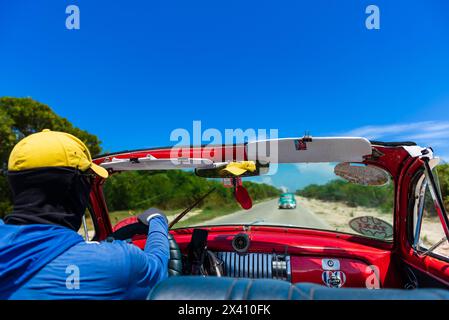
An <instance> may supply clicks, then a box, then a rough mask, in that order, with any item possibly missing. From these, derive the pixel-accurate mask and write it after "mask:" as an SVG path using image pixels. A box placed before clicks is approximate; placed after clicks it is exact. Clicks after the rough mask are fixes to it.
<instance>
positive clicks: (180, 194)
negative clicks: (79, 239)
mask: <svg viewBox="0 0 449 320" xmlns="http://www.w3.org/2000/svg"><path fill="white" fill-rule="evenodd" d="M336 165H338V164H337V163H318V164H317V163H315V164H312V163H311V164H280V165H278V167H277V169H276V170H275V171H276V172H275V174H273V175H264V176H259V177H250V178H244V179H243V180H244V182H243V186H244V187H245V188H246V189H247V190H248V193H249V195H250V196H251V198H252V201H253V206H252V208H251V209H249V210H243V209H242V208H241V207H240V206H239V204H238V202H237V201H235V199H234V195H233V189H232V188H229V187H226V186H225V185H223V183H222V181H221V179H210V178H209V179H206V178H202V177H198V176H195V175H194V173H193V172H189V171H178V170H171V171H165V172H126V173H122V174H120V175H114V176H113V177H112V178H111V179H108V180H109V181H108V182H107V183H106V185H105V195H106V199H107V202H108V207H109V210H110V212H111V211H112V212H111V217H112V222H113V223H115V222H117V221H118V220H120V219H121V218H123V217H126V216H129V215H133V214H137V213H139V210H144V209H146V208H148V207H158V208H160V209H162V210H165V212H166V213H167V215H168V217H169V220H173V219H174V218H175V217H176V216H177V214H179V213H180V212H182V211H183V210H184V209H185V208H187V207H189V206H190V205H191V204H192V203H194V202H195V200H196V199H199V198H200V197H202V196H203V195H204V194H206V193H207V192H208V191H209V190H211V189H212V188H215V190H214V191H213V192H212V193H211V194H210V195H209V196H207V197H206V198H205V199H203V200H201V201H200V202H199V203H198V205H197V206H196V207H195V208H193V209H192V210H191V211H190V212H189V213H188V214H187V215H186V216H185V217H184V218H183V219H182V220H181V221H180V222H178V223H177V224H176V225H175V226H174V228H182V227H197V226H216V225H258V226H262V225H265V226H288V227H297V228H311V229H320V230H330V231H338V232H345V233H352V234H357V235H361V236H366V237H371V238H377V239H380V240H386V241H389V240H392V230H393V229H392V226H391V225H392V223H393V186H392V183H391V182H390V180H388V182H387V183H386V184H384V185H381V186H366V185H359V184H356V183H353V182H349V181H348V180H345V179H343V178H341V177H339V176H338V175H337V174H336V173H335V172H334V169H335V167H336ZM126 189H132V192H129V191H125V190H126Z"/></svg>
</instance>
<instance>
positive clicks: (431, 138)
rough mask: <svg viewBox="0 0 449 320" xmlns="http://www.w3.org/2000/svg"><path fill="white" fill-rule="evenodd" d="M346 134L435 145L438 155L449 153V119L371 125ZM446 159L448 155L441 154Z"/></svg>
mask: <svg viewBox="0 0 449 320" xmlns="http://www.w3.org/2000/svg"><path fill="white" fill-rule="evenodd" d="M344 135H347V136H360V137H365V138H368V139H370V140H383V141H413V142H416V143H417V144H418V145H421V146H423V147H427V146H429V147H434V148H435V153H436V155H438V154H441V153H444V154H446V155H447V154H449V121H419V122H413V123H396V124H388V125H378V126H377V125H369V126H363V127H360V128H356V129H353V130H350V131H348V132H346V133H344ZM441 158H442V159H445V160H446V161H447V160H449V158H448V157H443V156H441Z"/></svg>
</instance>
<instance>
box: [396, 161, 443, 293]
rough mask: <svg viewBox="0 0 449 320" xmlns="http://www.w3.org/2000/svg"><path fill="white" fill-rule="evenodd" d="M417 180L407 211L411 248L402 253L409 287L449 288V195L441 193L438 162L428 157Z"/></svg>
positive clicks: (407, 286)
mask: <svg viewBox="0 0 449 320" xmlns="http://www.w3.org/2000/svg"><path fill="white" fill-rule="evenodd" d="M432 167H433V169H432ZM415 182H416V183H414V184H412V185H413V186H414V187H413V188H412V194H411V195H410V200H411V202H410V203H411V205H410V206H409V213H408V215H407V220H408V225H409V228H408V233H409V235H408V241H409V242H410V243H408V244H409V246H408V248H409V250H408V251H405V252H407V254H405V255H404V254H403V256H402V260H403V262H404V265H405V272H404V275H405V287H406V288H416V287H443V288H449V241H448V234H449V228H448V225H449V223H448V221H449V220H448V217H447V212H446V210H445V204H444V199H445V197H446V196H447V195H445V194H442V193H441V189H440V184H439V182H438V166H432V165H431V163H430V164H429V161H424V170H422V171H420V173H419V174H418V175H417V178H416V181H415ZM446 206H447V204H446ZM402 252H403V253H404V251H402Z"/></svg>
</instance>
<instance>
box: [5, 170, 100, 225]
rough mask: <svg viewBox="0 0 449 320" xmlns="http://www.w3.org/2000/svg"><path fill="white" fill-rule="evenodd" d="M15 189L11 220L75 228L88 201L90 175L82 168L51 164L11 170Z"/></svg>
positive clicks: (11, 183)
mask: <svg viewBox="0 0 449 320" xmlns="http://www.w3.org/2000/svg"><path fill="white" fill-rule="evenodd" d="M8 181H9V184H10V187H11V190H12V193H13V199H14V207H13V211H12V213H10V214H9V215H7V216H6V217H5V219H4V221H5V223H8V224H16V225H23V224H55V225H60V226H64V227H68V228H70V229H73V230H75V231H78V229H79V228H80V227H81V222H82V217H83V215H84V213H85V211H86V208H87V205H88V203H89V194H90V190H91V181H90V177H89V176H87V175H85V174H83V173H82V172H80V171H79V170H76V169H73V168H65V167H49V168H39V169H32V170H24V171H10V172H8Z"/></svg>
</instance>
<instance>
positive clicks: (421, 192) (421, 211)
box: [413, 179, 427, 250]
mask: <svg viewBox="0 0 449 320" xmlns="http://www.w3.org/2000/svg"><path fill="white" fill-rule="evenodd" d="M426 188H427V179H424V181H423V183H422V184H421V188H420V190H419V196H418V201H419V202H418V203H419V207H418V216H417V219H416V226H415V235H414V238H413V249H415V250H418V248H419V238H420V235H421V225H422V218H423V215H424V196H425V194H426Z"/></svg>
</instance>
